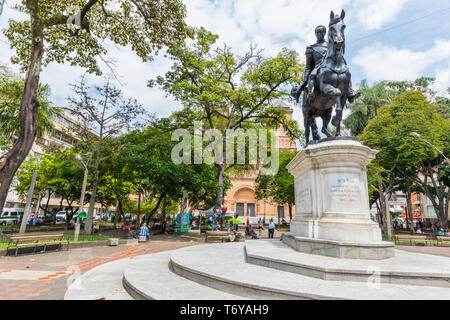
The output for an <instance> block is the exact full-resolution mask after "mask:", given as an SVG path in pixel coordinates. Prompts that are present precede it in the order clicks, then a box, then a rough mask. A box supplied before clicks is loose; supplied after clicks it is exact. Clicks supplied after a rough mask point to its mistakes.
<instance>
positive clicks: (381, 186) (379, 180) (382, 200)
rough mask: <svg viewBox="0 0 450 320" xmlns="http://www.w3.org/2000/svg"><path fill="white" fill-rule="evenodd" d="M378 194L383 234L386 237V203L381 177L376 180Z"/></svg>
mask: <svg viewBox="0 0 450 320" xmlns="http://www.w3.org/2000/svg"><path fill="white" fill-rule="evenodd" d="M378 193H379V195H380V205H381V217H382V225H383V227H384V228H383V229H384V230H383V233H384V234H385V235H387V224H386V220H387V219H386V205H385V204H384V202H385V201H386V198H385V196H384V188H383V181H382V180H381V177H379V178H378Z"/></svg>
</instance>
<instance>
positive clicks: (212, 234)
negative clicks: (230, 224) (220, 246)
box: [205, 231, 232, 242]
mask: <svg viewBox="0 0 450 320" xmlns="http://www.w3.org/2000/svg"><path fill="white" fill-rule="evenodd" d="M230 235H232V233H231V232H228V231H206V238H205V242H209V239H222V242H224V241H225V240H226V239H230Z"/></svg>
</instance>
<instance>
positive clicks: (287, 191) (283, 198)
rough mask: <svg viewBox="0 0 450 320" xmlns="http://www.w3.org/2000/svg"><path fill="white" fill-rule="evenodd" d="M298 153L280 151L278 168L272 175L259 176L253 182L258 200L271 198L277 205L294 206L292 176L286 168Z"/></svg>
mask: <svg viewBox="0 0 450 320" xmlns="http://www.w3.org/2000/svg"><path fill="white" fill-rule="evenodd" d="M297 153H298V152H296V151H286V150H282V151H280V168H279V170H278V172H277V173H276V174H275V175H273V176H269V175H261V174H259V175H258V177H257V178H256V181H255V193H256V197H257V199H258V200H261V199H265V198H271V199H273V201H274V202H276V203H279V204H285V203H287V204H289V205H291V206H292V205H294V204H295V184H294V176H293V175H291V174H290V173H289V172H288V170H287V169H286V166H287V165H288V164H289V162H291V161H292V159H294V157H295V156H296V155H297Z"/></svg>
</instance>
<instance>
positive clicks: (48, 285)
mask: <svg viewBox="0 0 450 320" xmlns="http://www.w3.org/2000/svg"><path fill="white" fill-rule="evenodd" d="M257 233H258V232H257ZM280 235H281V233H280V232H278V231H275V235H274V236H275V238H279V236H280ZM260 238H261V239H265V238H267V229H265V230H264V231H263V232H262V233H261V237H260ZM192 245H201V243H199V242H197V241H191V240H189V239H186V238H183V237H181V236H179V235H176V234H171V235H155V236H152V240H151V241H150V242H148V243H145V244H138V245H136V244H134V245H125V244H123V245H119V246H116V247H107V246H103V247H92V248H78V249H71V250H69V251H64V250H63V251H58V252H56V251H49V252H47V253H45V254H33V255H29V254H27V255H19V256H18V257H14V256H7V257H5V256H2V257H1V258H0V300H62V299H64V294H65V292H66V290H67V287H68V285H69V284H70V283H72V282H73V281H74V280H75V279H76V278H77V277H78V276H79V275H80V274H83V273H85V272H87V271H89V270H91V269H93V268H95V267H97V266H101V265H104V264H107V263H109V262H113V261H117V260H119V259H123V258H132V257H135V256H139V255H143V254H151V253H156V252H162V251H167V250H174V249H179V248H183V247H186V246H192ZM396 249H401V250H406V251H413V252H417V253H427V254H433V255H441V256H447V257H450V248H445V247H409V246H396ZM115 290H117V291H122V290H124V288H123V287H122V286H120V287H119V286H118V287H117V288H115Z"/></svg>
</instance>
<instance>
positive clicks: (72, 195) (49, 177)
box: [16, 150, 84, 212]
mask: <svg viewBox="0 0 450 320" xmlns="http://www.w3.org/2000/svg"><path fill="white" fill-rule="evenodd" d="M36 164H37V162H36V159H35V158H34V157H30V158H29V159H28V160H27V161H25V162H24V163H23V164H22V166H21V167H20V169H19V170H18V171H17V174H16V177H17V180H18V185H17V186H16V191H17V192H18V194H19V195H20V196H21V197H22V198H24V197H25V196H26V194H27V192H28V189H29V188H30V183H31V178H32V175H33V171H34V169H35V168H36ZM83 176H84V169H83V167H82V165H81V164H80V162H79V161H78V160H76V159H75V154H74V153H73V151H71V150H67V151H58V152H55V153H48V154H46V155H44V156H42V157H40V162H39V169H38V172H37V179H36V185H35V188H34V193H35V195H37V194H39V193H40V192H41V193H42V192H44V191H45V192H49V193H50V195H55V196H56V197H59V198H61V199H62V200H65V201H67V203H68V204H69V207H70V209H71V210H72V212H74V211H75V210H76V209H77V208H74V207H73V206H72V204H73V203H74V202H77V201H79V199H80V196H81V187H82V183H80V182H81V181H83ZM61 209H62V208H61Z"/></svg>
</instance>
